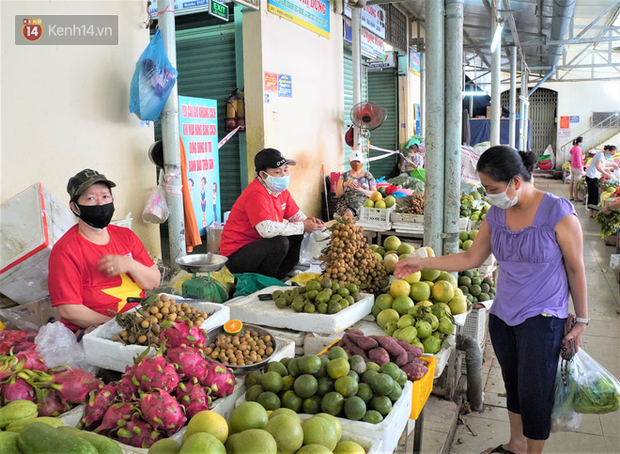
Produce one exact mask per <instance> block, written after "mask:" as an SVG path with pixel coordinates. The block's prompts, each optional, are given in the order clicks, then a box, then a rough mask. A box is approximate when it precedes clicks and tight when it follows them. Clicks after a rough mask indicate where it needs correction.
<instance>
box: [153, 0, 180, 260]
mask: <svg viewBox="0 0 620 454" xmlns="http://www.w3.org/2000/svg"><path fill="white" fill-rule="evenodd" d="M157 10H158V11H174V0H158V1H157ZM159 30H160V31H161V36H162V41H163V44H164V49H165V51H166V55H167V56H168V60H170V64H171V65H172V66H174V67H175V68H176V67H177V48H176V35H175V32H176V28H175V24H174V14H173V13H164V14H161V15H160V16H159ZM160 119H161V137H162V143H163V147H164V175H165V177H166V181H167V183H168V185H169V187H171V188H173V189H172V191H166V203H167V204H168V209H169V210H170V216H169V217H168V240H169V245H170V265H171V266H172V267H173V268H175V269H178V265H177V263H176V259H177V258H179V257H183V256H184V255H186V249H185V233H184V232H185V222H184V216H183V195H182V193H181V188H182V185H183V182H182V180H181V150H180V147H179V93H178V89H177V84H174V87H173V88H172V91H171V92H170V97H169V98H168V101H167V102H166V105H165V106H164V110H163V112H162V114H161V117H160Z"/></svg>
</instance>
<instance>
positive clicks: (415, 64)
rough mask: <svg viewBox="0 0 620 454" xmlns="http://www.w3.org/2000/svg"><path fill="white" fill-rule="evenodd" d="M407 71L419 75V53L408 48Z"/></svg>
mask: <svg viewBox="0 0 620 454" xmlns="http://www.w3.org/2000/svg"><path fill="white" fill-rule="evenodd" d="M409 72H411V73H413V74H415V75H416V76H420V54H418V53H417V52H414V51H413V49H412V48H411V47H410V48H409Z"/></svg>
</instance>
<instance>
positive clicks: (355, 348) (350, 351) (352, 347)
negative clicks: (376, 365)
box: [345, 342, 370, 362]
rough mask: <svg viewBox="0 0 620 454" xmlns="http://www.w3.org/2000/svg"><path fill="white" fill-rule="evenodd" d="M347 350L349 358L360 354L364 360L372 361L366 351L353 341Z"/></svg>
mask: <svg viewBox="0 0 620 454" xmlns="http://www.w3.org/2000/svg"><path fill="white" fill-rule="evenodd" d="M345 350H346V352H347V353H348V354H349V358H350V357H351V356H354V355H360V356H361V357H362V358H363V359H364V361H366V362H368V361H370V360H369V359H368V356H366V352H365V351H364V350H362V349H361V348H359V347H358V346H357V345H355V344H354V343H353V342H351V343H350V344H349V345H348V346H347V348H346V349H345Z"/></svg>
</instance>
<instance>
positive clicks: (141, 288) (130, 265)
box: [48, 169, 161, 331]
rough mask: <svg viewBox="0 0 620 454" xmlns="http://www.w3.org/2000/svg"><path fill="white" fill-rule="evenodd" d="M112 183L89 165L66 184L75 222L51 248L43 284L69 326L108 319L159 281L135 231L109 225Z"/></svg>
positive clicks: (64, 321)
mask: <svg viewBox="0 0 620 454" xmlns="http://www.w3.org/2000/svg"><path fill="white" fill-rule="evenodd" d="M115 186H116V185H115V184H114V183H113V182H112V181H110V180H108V179H107V178H106V177H105V175H102V174H100V173H99V172H97V171H95V170H91V169H84V170H82V171H81V172H79V173H78V174H76V175H75V176H74V177H72V178H71V179H69V183H68V185H67V192H69V196H70V197H71V199H70V202H69V208H70V209H71V211H72V212H73V214H75V215H76V216H77V217H78V223H77V225H74V226H73V227H71V228H70V229H69V230H68V231H67V232H66V233H65V234H64V235H63V236H62V238H60V240H58V241H57V242H56V244H54V247H53V248H52V252H51V255H50V260H49V277H48V287H49V292H50V297H51V300H52V306H55V307H56V308H57V309H58V313H59V314H60V316H61V317H62V319H61V321H62V322H63V323H64V324H65V325H66V326H67V327H68V328H69V329H71V330H72V331H77V330H79V329H80V328H89V327H91V326H92V325H97V324H100V323H103V322H106V321H107V320H110V318H111V317H113V316H114V312H125V311H127V310H129V309H131V308H132V306H131V305H130V304H128V303H127V297H145V296H146V295H145V290H152V289H154V288H156V287H158V286H159V280H160V278H161V276H160V273H159V270H158V269H157V267H156V266H155V264H154V263H153V260H151V258H150V256H149V254H148V253H147V251H146V249H145V248H144V245H143V244H142V242H141V241H140V239H139V238H138V237H137V236H136V234H135V233H133V231H131V230H130V229H128V228H124V227H118V226H115V225H109V224H110V221H111V220H112V215H113V214H114V202H113V198H112V192H111V188H113V187H115Z"/></svg>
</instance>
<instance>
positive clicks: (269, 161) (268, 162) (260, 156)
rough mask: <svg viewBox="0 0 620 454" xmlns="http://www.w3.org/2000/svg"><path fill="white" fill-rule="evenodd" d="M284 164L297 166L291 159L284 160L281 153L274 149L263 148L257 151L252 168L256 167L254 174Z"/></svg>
mask: <svg viewBox="0 0 620 454" xmlns="http://www.w3.org/2000/svg"><path fill="white" fill-rule="evenodd" d="M285 164H290V165H292V166H294V165H296V164H297V161H295V160H293V159H286V158H285V157H284V156H283V155H282V153H280V152H279V151H278V150H276V149H275V148H264V149H262V150H261V151H259V152H258V153H257V154H256V156H255V157H254V166H255V167H256V173H258V172H260V171H261V170H267V169H277V168H278V167H282V166H283V165H285Z"/></svg>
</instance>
